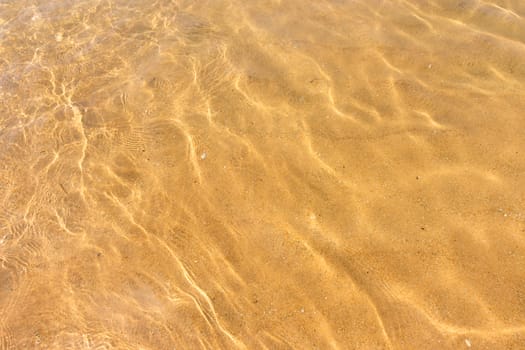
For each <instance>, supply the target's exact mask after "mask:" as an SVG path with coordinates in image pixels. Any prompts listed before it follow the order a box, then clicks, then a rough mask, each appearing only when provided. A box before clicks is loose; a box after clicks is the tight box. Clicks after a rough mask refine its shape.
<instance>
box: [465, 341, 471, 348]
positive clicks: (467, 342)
mask: <svg viewBox="0 0 525 350" xmlns="http://www.w3.org/2000/svg"><path fill="white" fill-rule="evenodd" d="M465 344H467V346H468V347H469V348H470V347H471V346H472V344H471V343H470V340H468V339H465Z"/></svg>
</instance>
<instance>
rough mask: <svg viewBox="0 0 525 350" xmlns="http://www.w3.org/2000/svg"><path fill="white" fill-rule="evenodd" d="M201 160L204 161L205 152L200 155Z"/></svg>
mask: <svg viewBox="0 0 525 350" xmlns="http://www.w3.org/2000/svg"><path fill="white" fill-rule="evenodd" d="M201 159H202V160H204V159H206V152H202V154H201Z"/></svg>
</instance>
